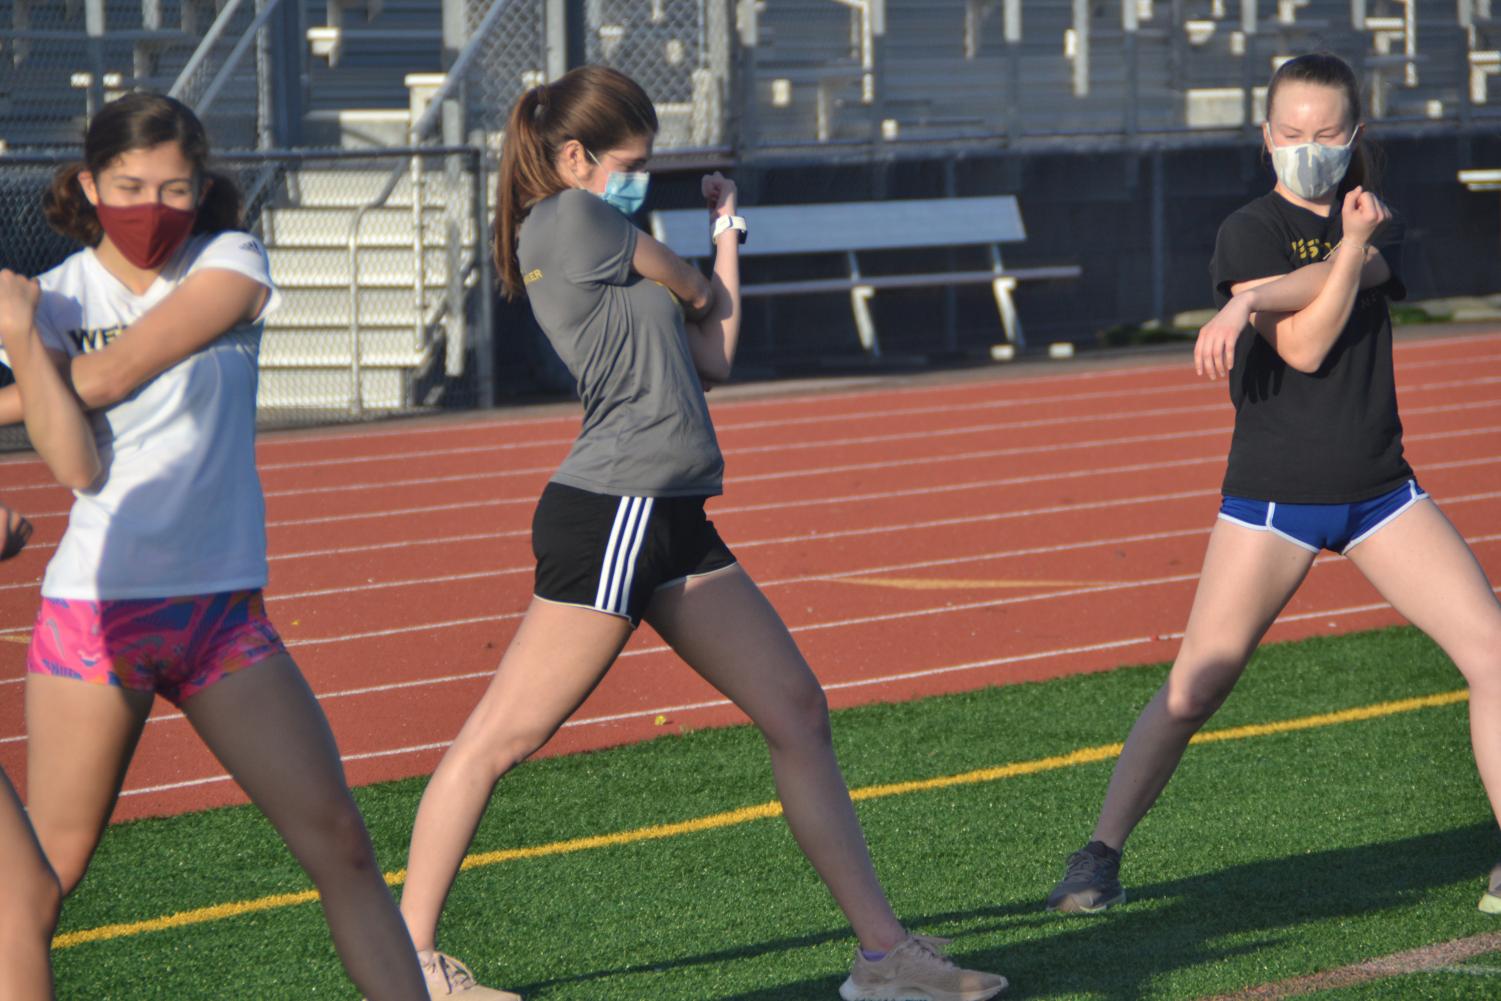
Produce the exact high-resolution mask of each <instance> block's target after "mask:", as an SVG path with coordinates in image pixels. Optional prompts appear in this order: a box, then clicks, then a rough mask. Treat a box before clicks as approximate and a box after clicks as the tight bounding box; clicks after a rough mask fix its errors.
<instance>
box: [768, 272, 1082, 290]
mask: <svg viewBox="0 0 1501 1001" xmlns="http://www.w3.org/2000/svg"><path fill="white" fill-rule="evenodd" d="M1083 273H1084V272H1083V269H1082V268H1080V267H1079V266H1077V265H1058V266H1056V267H1037V268H1008V269H1007V270H1005V271H1003V272H1000V273H999V274H997V273H996V272H994V271H947V272H941V273H938V274H930V275H868V276H865V277H862V278H849V277H843V278H810V279H806V280H803V281H787V282H763V283H761V284H759V285H742V286H741V287H740V292H741V294H742V295H746V296H762V295H805V294H812V293H818V292H848V291H849V290H850V289H854V288H873V289H899V288H931V287H936V286H940V285H988V284H990V283H991V282H993V281H995V280H996V279H997V278H1014V279H1016V280H1017V281H1046V280H1049V279H1064V278H1078V277H1079V276H1080V275H1082V274H1083Z"/></svg>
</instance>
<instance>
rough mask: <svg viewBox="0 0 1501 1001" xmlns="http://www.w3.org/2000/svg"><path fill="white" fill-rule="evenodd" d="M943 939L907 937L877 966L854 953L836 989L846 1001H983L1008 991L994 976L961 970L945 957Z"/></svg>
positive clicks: (857, 952)
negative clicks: (847, 972) (845, 976)
mask: <svg viewBox="0 0 1501 1001" xmlns="http://www.w3.org/2000/svg"><path fill="white" fill-rule="evenodd" d="M948 944H949V940H948V939H946V938H931V937H929V936H927V935H908V936H907V937H906V938H904V939H902V941H901V942H899V943H897V944H896V945H895V946H893V947H892V948H891V951H889V952H888V953H886V955H885V956H883V957H881V958H880V959H877V960H869V959H866V958H865V955H864V953H862V952H861V951H860V950H859V949H856V950H855V968H854V969H853V970H851V971H850V976H849V979H848V980H846V981H845V982H844V983H843V984H842V985H841V986H840V988H839V996H840V997H842V998H844V1001H986V999H987V998H993V997H995V996H996V995H997V994H999V993H1001V991H1003V990H1005V989H1006V987H1007V984H1006V978H1005V977H1002V976H998V975H996V974H994V973H980V972H979V971H977V970H961V969H960V968H959V967H957V966H955V965H954V962H953V960H951V959H949V958H948V957H946V956H945V955H944V954H943V947H944V946H946V945H948Z"/></svg>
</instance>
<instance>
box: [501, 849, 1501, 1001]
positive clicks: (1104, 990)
mask: <svg viewBox="0 0 1501 1001" xmlns="http://www.w3.org/2000/svg"><path fill="white" fill-rule="evenodd" d="M1496 847H1497V846H1496V840H1495V832H1494V828H1493V827H1491V826H1490V825H1489V824H1479V825H1475V826H1473V827H1462V828H1458V829H1455V830H1451V831H1443V832H1439V833H1436V834H1429V835H1424V836H1422V837H1415V838H1407V839H1404V840H1401V841H1393V842H1388V843H1384V844H1377V845H1364V846H1360V847H1356V848H1342V849H1337V850H1333V851H1327V852H1319V853H1316V854H1311V855H1300V856H1295V857H1292V858H1282V859H1275V860H1268V861H1264V862H1256V863H1252V864H1249V865H1241V866H1235V867H1232V868H1229V869H1223V870H1218V871H1215V872H1208V873H1204V874H1203V875H1198V876H1191V877H1187V878H1184V879H1179V880H1172V881H1169V882H1165V883H1156V884H1150V885H1132V884H1130V883H1129V877H1130V869H1129V866H1128V867H1127V869H1126V876H1127V880H1128V882H1127V892H1128V893H1129V894H1130V899H1131V903H1130V904H1128V905H1127V906H1126V907H1124V908H1121V909H1118V910H1114V911H1111V912H1109V913H1107V914H1104V915H1100V916H1097V917H1064V916H1061V915H1055V914H1050V913H1048V912H1047V911H1045V910H1043V908H1042V905H1041V900H1042V898H1043V896H1045V895H1046V893H1047V891H1048V889H1050V888H1051V883H1050V882H1047V883H1046V884H1045V883H1044V882H1043V881H1045V880H1051V878H1052V876H1053V874H1052V873H1046V874H1042V873H1039V874H1038V878H1039V883H1038V884H1037V886H1036V887H1035V897H1034V899H1033V900H1028V901H1026V902H1024V903H1012V904H1004V905H999V906H996V907H982V908H977V909H974V910H970V911H960V912H951V913H946V914H921V915H918V914H908V915H906V919H907V920H908V921H909V922H910V923H911V924H912V925H913V926H914V927H915V928H917V929H918V930H920V931H925V932H934V933H943V932H950V933H955V934H959V935H962V936H963V937H964V938H963V939H961V940H960V941H958V942H956V943H955V947H954V948H955V950H956V952H957V953H958V956H957V958H958V959H959V960H960V961H961V963H962V964H963V965H967V966H973V967H976V968H979V969H990V970H997V971H999V972H1002V973H1004V974H1006V976H1007V977H1008V978H1009V979H1010V980H1011V982H1012V988H1011V990H1010V991H1008V992H1007V994H1006V995H1005V996H1006V997H1007V998H1008V999H1010V998H1045V997H1055V996H1058V995H1064V994H1067V995H1074V994H1090V995H1094V996H1098V997H1108V998H1121V999H1130V998H1136V997H1140V996H1142V995H1143V994H1145V993H1146V992H1147V991H1148V988H1149V986H1150V981H1151V979H1152V978H1153V977H1156V976H1159V975H1161V974H1163V973H1167V972H1171V971H1174V970H1179V969H1184V968H1188V967H1193V966H1199V965H1203V964H1206V963H1213V962H1216V961H1218V960H1222V959H1225V958H1228V957H1231V956H1235V955H1241V954H1245V953H1247V952H1251V951H1255V950H1259V949H1262V948H1265V947H1269V946H1276V945H1279V944H1281V943H1283V942H1286V941H1288V940H1290V939H1293V938H1296V937H1298V936H1299V935H1300V932H1299V931H1298V929H1297V927H1296V926H1299V925H1303V924H1306V923H1310V922H1319V921H1326V920H1329V919H1333V918H1339V917H1342V916H1349V915H1363V914H1369V913H1370V912H1372V911H1379V910H1382V909H1386V908H1391V907H1395V906H1399V905H1402V904H1405V903H1410V902H1411V901H1412V899H1413V897H1414V896H1416V895H1418V894H1421V893H1423V892H1424V891H1426V890H1429V889H1431V888H1433V887H1439V886H1447V885H1452V884H1454V883H1458V882H1462V881H1466V880H1469V881H1472V882H1474V883H1475V886H1476V891H1477V892H1479V890H1480V889H1481V883H1482V882H1483V879H1484V875H1485V873H1486V871H1487V870H1488V869H1489V865H1490V862H1492V861H1494V859H1493V858H1492V856H1493V855H1494V853H1495V851H1496ZM1003 889H1008V890H1009V891H1010V892H1015V889H1016V888H1015V887H1011V888H1003ZM1034 900H1035V902H1034ZM1022 928H1027V929H1028V930H1029V931H1028V940H1027V941H1021V942H1015V943H1013V944H1009V945H1004V946H999V947H995V948H989V949H974V948H973V946H966V944H965V939H969V940H971V941H972V940H973V938H974V937H976V936H993V935H1005V933H1006V932H1007V931H1008V930H1011V931H1015V930H1019V929H1022ZM1039 930H1041V932H1042V937H1039V938H1031V936H1032V935H1034V934H1036V933H1037V932H1038V931H1039ZM1257 932H1262V933H1264V934H1262V935H1261V936H1259V937H1258V938H1257V940H1256V941H1254V942H1248V943H1243V944H1240V945H1236V946H1233V947H1223V946H1217V945H1213V944H1212V942H1213V940H1216V939H1219V938H1221V937H1222V936H1226V935H1245V934H1255V933H1257ZM830 942H846V943H850V944H851V945H852V944H853V943H852V941H851V936H850V934H849V932H848V931H846V930H845V929H842V928H841V929H838V930H835V931H830V932H827V933H819V934H812V935H802V936H797V937H792V938H785V939H776V940H772V941H768V942H763V943H760V944H759V945H756V946H748V947H743V948H736V949H725V950H721V951H718V952H710V953H704V954H702V955H698V956H688V957H683V958H679V959H670V960H663V961H660V962H644V963H639V964H633V965H630V966H622V967H617V968H613V969H605V970H595V971H592V972H590V973H587V974H582V975H579V976H573V977H560V978H556V979H549V980H539V981H536V982H534V983H531V984H525V985H513V986H512V989H514V990H520V991H522V993H523V994H524V995H525V996H526V997H528V998H532V997H534V996H537V997H545V998H550V999H551V998H557V999H561V998H588V997H590V996H591V992H590V991H589V990H588V988H587V986H586V985H588V984H590V983H594V982H597V981H602V980H608V979H610V978H613V977H619V976H625V975H632V974H635V975H643V974H645V975H660V976H672V975H673V974H674V973H675V972H677V971H680V970H685V969H693V968H698V967H712V966H714V965H716V964H721V963H729V962H734V961H736V960H743V959H747V958H750V957H753V956H763V955H765V954H767V953H774V952H786V951H792V950H798V949H806V948H810V947H813V946H819V945H825V944H827V943H830ZM842 976H843V974H842V973H841V974H839V975H837V976H820V977H815V978H811V979H808V980H804V981H799V982H793V983H786V984H779V985H777V986H775V987H768V988H765V989H760V990H753V991H749V992H746V993H740V994H734V995H723V996H722V997H723V1001H828V999H829V998H832V997H835V996H837V995H836V991H837V988H838V985H839V982H840V980H841V979H842Z"/></svg>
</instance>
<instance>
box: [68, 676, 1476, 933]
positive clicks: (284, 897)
mask: <svg viewBox="0 0 1501 1001" xmlns="http://www.w3.org/2000/svg"><path fill="white" fill-rule="evenodd" d="M1467 698H1469V693H1468V692H1466V691H1465V690H1464V689H1460V690H1458V691H1452V692H1441V693H1439V694H1437V695H1424V696H1420V697H1418V698H1411V699H1399V700H1396V701H1393V702H1378V703H1376V704H1374V705H1369V706H1357V707H1355V708H1353V709H1343V710H1340V711H1339V712H1332V713H1319V714H1317V715H1314V716H1300V717H1298V718H1296V719H1288V720H1279V721H1277V722H1275V723H1253V724H1250V725H1248V726H1236V727H1229V728H1227V729H1224V730H1211V731H1208V732H1205V733H1200V734H1199V735H1198V736H1196V737H1194V739H1193V741H1192V743H1195V744H1213V743H1221V742H1224V741H1231V740H1250V739H1251V738H1254V737H1266V736H1270V735H1272V734H1278V733H1293V732H1296V731H1299V730H1313V729H1318V728H1321V727H1327V726H1336V725H1338V724H1341V723H1356V722H1359V721H1361V720H1369V719H1378V718H1380V717H1383V716H1396V715H1399V714H1401V713H1410V712H1416V711H1418V710H1420V709H1432V708H1436V707H1438V706H1447V705H1453V704H1455V703H1457V702H1463V701H1465V700H1466V699H1467ZM1121 747H1122V745H1120V744H1101V745H1099V746H1097V747H1083V748H1079V749H1078V750H1075V751H1070V752H1069V753H1067V754H1058V755H1053V756H1051V757H1046V758H1034V759H1032V760H1031V761H1018V762H1014V763H1012V764H1009V765H997V766H995V767H992V768H981V769H977V770H975V771H971V772H962V773H960V774H958V775H940V776H937V777H935V778H930V779H917V780H914V781H911V782H892V783H888V784H886V785H875V786H863V787H861V788H858V789H852V790H850V795H851V796H852V797H853V798H854V799H856V800H868V799H884V798H887V797H890V796H907V795H910V794H912V793H919V792H931V791H933V790H935V789H950V788H954V787H956V786H967V785H977V784H979V783H982V782H997V781H1000V780H1002V779H1010V778H1017V777H1018V776H1022V775H1035V774H1037V773H1039V772H1050V771H1057V770H1059V769H1062V768H1074V767H1076V766H1079V765H1088V764H1095V763H1097V762H1101V761H1109V760H1111V759H1112V758H1115V757H1117V756H1118V755H1119V754H1120V753H1121ZM781 814H782V804H781V803H779V802H777V801H776V800H773V801H771V802H769V803H760V804H757V805H755V806H745V807H741V808H740V809H738V810H727V811H725V812H723V813H711V814H708V815H707V816H703V817H695V818H693V819H692V820H683V821H679V822H677V823H674V824H654V825H652V826H650V827H638V828H634V829H633V830H629V831H617V832H615V833H614V834H598V835H594V836H592V837H587V838H571V839H569V840H567V841H553V842H550V843H548V844H542V845H533V846H531V847H529V848H507V849H503V850H501V851H494V852H482V853H480V854H476V855H470V856H468V857H466V858H465V859H464V862H463V868H464V869H479V868H484V867H487V866H492V865H500V864H501V863H504V862H518V861H521V860H523V859H537V858H548V857H551V856H554V855H571V854H574V853H576V852H584V851H593V850H594V849H598V848H613V847H617V846H619V845H630V844H638V843H640V842H643V841H660V840H662V839H664V838H675V837H680V836H682V835H685V834H696V833H699V832H702V831H713V830H719V829H721V828H725V827H737V826H739V825H741V824H748V823H750V822H751V821H753V820H765V819H767V818H770V817H779V816H781ZM405 879H406V870H404V869H403V870H398V871H396V872H390V873H387V874H386V882H387V883H389V884H391V885H392V886H396V885H399V884H400V883H402V882H404V881H405ZM317 899H318V892H317V891H316V890H304V891H302V892H300V893H281V894H276V895H274V896H269V897H257V898H255V899H253V900H238V901H231V902H229V903H224V904H215V905H213V906H211V907H199V908H195V909H193V910H189V911H179V912H178V913H176V914H168V915H164V916H162V917H159V918H151V919H149V920H146V921H132V922H125V923H121V924H111V925H101V926H99V927H97V928H85V929H82V930H80V931H73V932H67V933H65V934H62V935H59V936H57V937H56V938H54V939H53V940H52V947H53V948H54V949H67V948H71V947H72V946H75V945H83V944H84V943H86V942H103V941H107V940H109V939H115V938H126V937H129V936H134V935H143V934H145V933H147V932H154V931H165V930H167V929H169V928H182V927H184V926H187V925H194V924H203V923H205V922H210V921H223V920H225V919H227V918H233V917H238V916H240V915H242V914H253V913H256V912H258V911H269V910H275V909H278V908H282V907H292V906H294V905H296V904H306V903H311V902H313V901H315V900H317Z"/></svg>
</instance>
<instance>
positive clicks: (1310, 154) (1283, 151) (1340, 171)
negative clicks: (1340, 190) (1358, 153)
mask: <svg viewBox="0 0 1501 1001" xmlns="http://www.w3.org/2000/svg"><path fill="white" fill-rule="evenodd" d="M1359 135H1360V129H1359V128H1356V130H1355V132H1354V133H1353V134H1352V135H1351V136H1350V141H1349V142H1347V143H1345V145H1343V146H1325V145H1323V144H1322V143H1299V144H1297V145H1296V146H1278V145H1277V144H1275V143H1273V142H1272V140H1271V128H1270V127H1268V128H1267V145H1268V146H1270V147H1271V148H1272V169H1273V170H1275V171H1276V172H1277V180H1279V181H1281V182H1282V183H1283V185H1285V186H1286V187H1287V189H1288V190H1289V191H1291V192H1292V193H1293V194H1295V195H1297V196H1298V197H1299V198H1307V199H1309V200H1310V201H1311V200H1313V199H1315V198H1322V197H1323V196H1324V195H1327V194H1328V193H1329V192H1330V191H1332V190H1334V187H1335V185H1337V184H1339V182H1340V181H1342V180H1344V177H1345V172H1346V171H1347V170H1349V169H1350V157H1351V156H1353V155H1354V153H1355V140H1356V138H1357V137H1358V136H1359Z"/></svg>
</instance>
